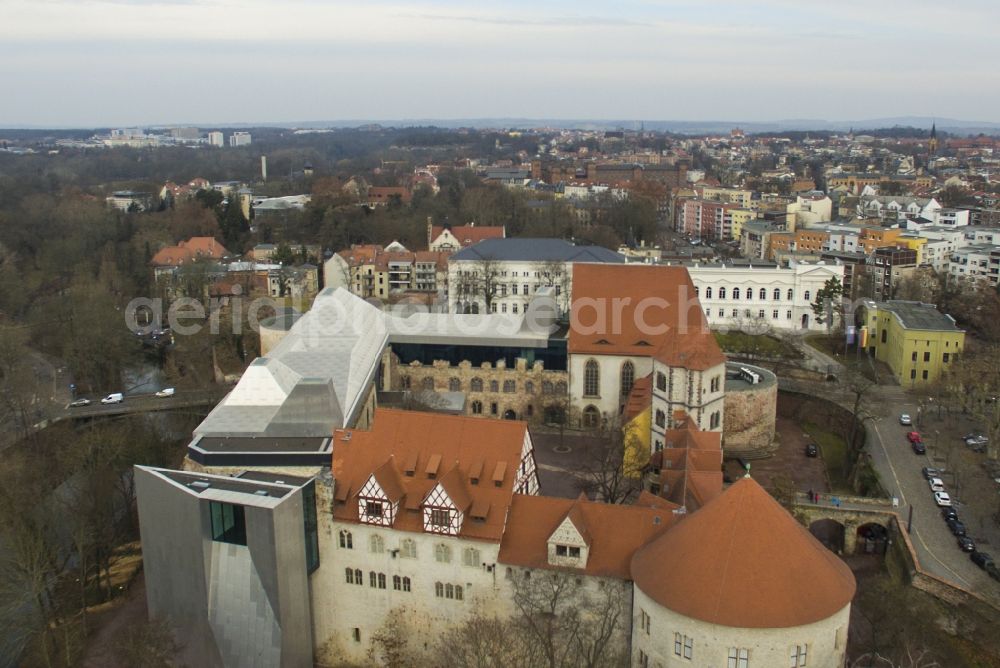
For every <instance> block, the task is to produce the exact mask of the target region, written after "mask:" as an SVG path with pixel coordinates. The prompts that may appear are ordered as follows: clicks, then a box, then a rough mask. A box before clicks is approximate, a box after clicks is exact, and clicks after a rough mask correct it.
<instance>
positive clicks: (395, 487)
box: [358, 457, 403, 526]
mask: <svg viewBox="0 0 1000 668" xmlns="http://www.w3.org/2000/svg"><path fill="white" fill-rule="evenodd" d="M402 498H403V484H402V481H401V480H400V475H399V472H398V471H397V470H396V466H395V463H394V461H393V459H392V458H391V457H390V458H389V460H388V461H387V462H386V463H385V464H383V465H382V466H380V467H379V468H378V469H376V470H375V472H373V473H372V474H371V475H370V476H368V480H367V481H366V482H365V484H364V485H363V486H362V487H361V491H360V492H358V519H359V520H360V521H361V522H364V523H365V524H376V525H379V526H392V523H393V521H394V520H395V518H396V513H397V511H398V510H399V501H400V499H402Z"/></svg>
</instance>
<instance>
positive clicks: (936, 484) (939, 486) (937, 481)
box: [927, 478, 944, 492]
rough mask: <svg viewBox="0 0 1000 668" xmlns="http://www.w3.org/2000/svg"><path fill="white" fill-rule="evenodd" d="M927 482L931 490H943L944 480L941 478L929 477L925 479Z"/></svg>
mask: <svg viewBox="0 0 1000 668" xmlns="http://www.w3.org/2000/svg"><path fill="white" fill-rule="evenodd" d="M927 484H929V485H930V486H931V491H932V492H943V491H944V480H941V478H931V479H930V480H928V481H927Z"/></svg>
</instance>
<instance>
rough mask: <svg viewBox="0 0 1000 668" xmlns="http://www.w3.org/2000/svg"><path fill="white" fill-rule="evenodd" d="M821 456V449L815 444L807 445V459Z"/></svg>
mask: <svg viewBox="0 0 1000 668" xmlns="http://www.w3.org/2000/svg"><path fill="white" fill-rule="evenodd" d="M818 455H819V448H817V447H816V444H815V443H807V444H806V457H816V456H818Z"/></svg>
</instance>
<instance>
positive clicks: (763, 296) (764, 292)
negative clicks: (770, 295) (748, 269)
mask: <svg viewBox="0 0 1000 668" xmlns="http://www.w3.org/2000/svg"><path fill="white" fill-rule="evenodd" d="M759 296H760V300H761V301H764V300H765V299H767V288H761V289H760V295H759Z"/></svg>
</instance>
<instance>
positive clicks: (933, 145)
mask: <svg viewBox="0 0 1000 668" xmlns="http://www.w3.org/2000/svg"><path fill="white" fill-rule="evenodd" d="M927 150H928V152H929V153H930V157H934V155H935V154H936V153H937V150H938V138H937V123H931V139H930V141H929V142H927Z"/></svg>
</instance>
